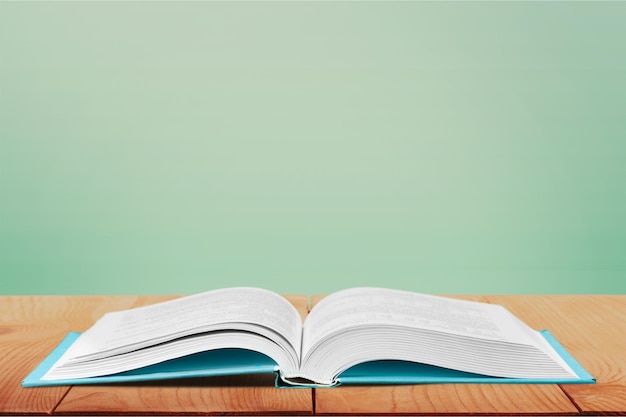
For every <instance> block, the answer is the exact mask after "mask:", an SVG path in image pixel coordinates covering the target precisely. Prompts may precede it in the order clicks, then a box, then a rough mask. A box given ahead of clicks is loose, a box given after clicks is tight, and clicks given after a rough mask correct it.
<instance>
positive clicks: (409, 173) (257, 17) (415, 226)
mask: <svg viewBox="0 0 626 417" xmlns="http://www.w3.org/2000/svg"><path fill="white" fill-rule="evenodd" d="M624 22H626V3H624V2H469V3H468V2H443V3H437V2H391V3H389V2H338V3H333V2H250V3H247V2H232V3H222V2H181V3H177V2H129V3H123V2H0V294H27V293H37V294H40V293H50V294H53V293H75V294H78V293H107V294H108V293H145V294H148V293H191V292H198V291H203V290H207V289H211V288H216V287H222V286H231V285H258V286H263V287H267V288H270V289H274V290H276V291H279V292H284V293H320V292H330V291H334V290H337V289H339V288H343V287H349V286H355V285H378V286H390V287H397V288H406V289H412V290H417V291H423V292H436V293H577V292H591V293H626V41H625V40H626V24H625V23H624Z"/></svg>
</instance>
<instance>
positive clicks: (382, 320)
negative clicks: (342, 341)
mask: <svg viewBox="0 0 626 417" xmlns="http://www.w3.org/2000/svg"><path fill="white" fill-rule="evenodd" d="M371 324H381V325H386V324H387V325H401V326H408V327H416V328H421V329H427V330H435V331H439V332H445V333H450V334H455V335H462V336H470V337H476V338H481V339H489V340H497V341H505V342H512V343H522V344H534V340H533V338H532V336H531V333H532V332H533V330H532V329H530V328H528V327H527V326H526V325H525V324H524V323H522V322H521V321H520V320H519V319H517V318H516V317H515V316H513V315H512V314H511V313H510V312H509V311H508V310H506V309H505V308H504V307H502V306H498V305H492V304H485V303H477V302H472V301H464V300H455V299H451V298H447V297H437V296H433V295H425V294H419V293H413V292H407V291H400V290H390V289H383V288H353V289H348V290H343V291H339V292H337V293H334V294H331V295H329V296H328V297H326V298H324V299H322V301H320V303H319V304H317V305H316V306H314V307H313V309H312V311H311V313H310V314H309V316H308V317H307V319H306V321H305V323H304V331H303V353H305V352H306V351H307V350H308V349H309V348H310V347H311V345H312V344H314V343H315V342H316V341H318V340H320V339H322V338H323V337H324V336H326V335H328V334H330V333H333V332H337V331H340V330H341V329H346V328H349V327H351V326H359V325H371ZM304 356H305V355H303V357H304Z"/></svg>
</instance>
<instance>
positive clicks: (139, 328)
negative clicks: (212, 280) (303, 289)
mask: <svg viewBox="0 0 626 417" xmlns="http://www.w3.org/2000/svg"><path fill="white" fill-rule="evenodd" d="M301 329H302V322H301V318H300V316H299V314H298V312H297V311H296V310H295V308H294V307H293V305H292V304H291V303H289V302H288V301H287V300H286V299H285V298H283V297H282V296H280V295H278V294H276V293H274V292H271V291H268V290H264V289H260V288H226V289H221V290H215V291H209V292H205V293H201V294H196V295H192V296H188V297H181V298H178V299H175V300H171V301H167V302H164V303H158V304H153V305H150V306H145V307H139V308H135V309H130V310H124V311H118V312H111V313H108V314H106V315H104V316H103V317H102V318H101V319H100V320H98V321H97V322H96V323H95V324H94V325H93V326H92V327H91V328H89V329H88V330H87V331H86V332H85V333H83V334H82V335H80V337H78V338H77V339H76V340H75V341H74V342H73V343H72V344H71V346H69V348H68V349H67V350H65V352H64V353H63V354H62V355H61V356H60V358H59V359H58V360H57V361H56V362H55V363H54V365H52V367H51V368H50V369H49V371H47V372H46V373H45V374H44V375H43V376H42V377H41V379H42V380H44V381H45V380H50V381H53V380H68V379H72V378H89V377H98V376H102V375H111V374H117V373H121V372H126V371H130V370H133V369H137V368H142V367H147V366H150V365H154V364H157V363H161V362H164V361H168V360H172V359H176V358H179V357H184V356H188V355H193V354H196V353H199V352H205V351H211V350H217V349H228V348H234V349H247V350H251V351H255V352H259V353H262V354H264V355H266V356H268V357H270V358H271V359H273V360H274V361H275V362H276V363H277V365H278V367H279V368H281V369H282V368H284V369H295V368H297V367H298V364H299V352H300V343H301Z"/></svg>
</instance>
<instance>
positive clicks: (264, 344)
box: [22, 287, 595, 387]
mask: <svg viewBox="0 0 626 417" xmlns="http://www.w3.org/2000/svg"><path fill="white" fill-rule="evenodd" d="M254 373H275V374H276V375H277V377H276V385H277V386H280V387H287V386H291V387H298V386H300V387H332V386H337V385H341V384H374V383H375V384H408V383H560V384H563V383H593V382H594V381H595V380H594V378H593V377H592V376H591V375H590V374H589V373H588V372H587V371H586V370H585V369H584V368H583V367H582V366H581V365H580V364H579V363H578V362H577V361H576V360H575V359H574V358H573V357H572V356H571V355H570V354H569V353H568V352H567V351H566V350H565V349H564V348H563V346H561V345H560V344H559V342H558V341H557V340H556V339H555V338H554V337H553V336H552V334H551V333H550V332H549V331H547V330H544V331H537V330H533V329H531V328H530V327H529V326H528V325H526V324H525V323H523V322H522V321H521V320H520V319H519V318H517V317H516V316H514V315H513V314H512V313H511V312H509V311H508V310H507V309H505V308H504V307H502V306H499V305H494V304H487V303H480V302H474V301H465V300H459V299H454V298H448V297H441V296H434V295H428V294H420V293H415V292H409V291H402V290H394V289H385V288H351V289H346V290H341V291H338V292H335V293H333V294H331V295H328V296H327V297H325V298H323V299H322V300H321V301H320V302H319V303H318V304H317V305H315V306H314V307H313V308H312V309H311V311H310V313H309V314H308V316H307V317H306V319H305V320H304V322H303V321H302V318H301V316H300V315H299V313H298V312H297V310H296V309H295V307H294V306H293V305H292V304H291V303H290V302H289V301H287V299H285V298H284V297H282V296H280V295H279V294H277V293H274V292H272V291H269V290H266V289H262V288H250V287H240V288H224V289H219V290H213V291H208V292H204V293H200V294H195V295H190V296H185V297H180V298H177V299H174V300H170V301H166V302H162V303H157V304H152V305H148V306H144V307H138V308H133V309H129V310H123V311H116V312H110V313H107V314H105V315H104V316H103V317H102V318H101V319H99V320H98V321H97V322H96V323H95V324H94V325H93V326H92V327H90V328H89V329H88V330H86V331H85V332H84V333H70V334H68V335H67V337H66V338H65V339H64V340H63V341H62V342H61V343H60V344H59V345H58V346H57V348H56V349H54V351H53V352H51V353H50V355H49V356H48V357H47V358H46V359H45V360H44V361H43V362H42V363H41V364H40V365H39V366H38V367H37V368H36V369H35V370H33V371H32V372H31V374H30V375H28V376H27V377H26V378H25V379H24V380H23V381H22V385H23V386H24V387H33V386H49V385H74V384H98V383H112V382H128V381H135V382H138V381H148V380H158V379H173V378H188V377H206V376H217V375H235V374H254Z"/></svg>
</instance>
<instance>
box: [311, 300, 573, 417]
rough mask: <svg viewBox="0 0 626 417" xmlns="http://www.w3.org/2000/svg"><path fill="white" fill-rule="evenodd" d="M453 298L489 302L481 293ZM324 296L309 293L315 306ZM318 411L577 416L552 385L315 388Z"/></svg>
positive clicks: (565, 399)
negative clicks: (312, 295)
mask: <svg viewBox="0 0 626 417" xmlns="http://www.w3.org/2000/svg"><path fill="white" fill-rule="evenodd" d="M450 297H453V298H459V299H465V300H473V301H483V302H485V301H487V299H486V298H485V297H483V296H479V295H453V296H450ZM322 298H323V296H314V297H312V299H311V300H312V303H311V304H312V305H313V308H315V307H314V305H315V303H317V302H319V300H321V299H322ZM315 412H316V414H328V415H331V414H335V415H337V414H344V415H348V414H359V415H372V414H376V415H391V414H413V415H433V414H448V415H467V414H483V415H490V414H491V415H500V414H511V415H529V414H530V415H542V414H543V415H557V414H558V415H575V414H577V413H578V410H577V409H576V407H575V406H574V405H573V404H572V403H571V401H569V399H568V398H567V396H566V395H565V394H564V393H563V392H562V391H561V389H560V388H559V387H558V386H556V385H498V384H494V385H487V384H428V385H395V386H360V387H358V386H352V387H350V386H343V387H338V388H336V389H317V390H315Z"/></svg>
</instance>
